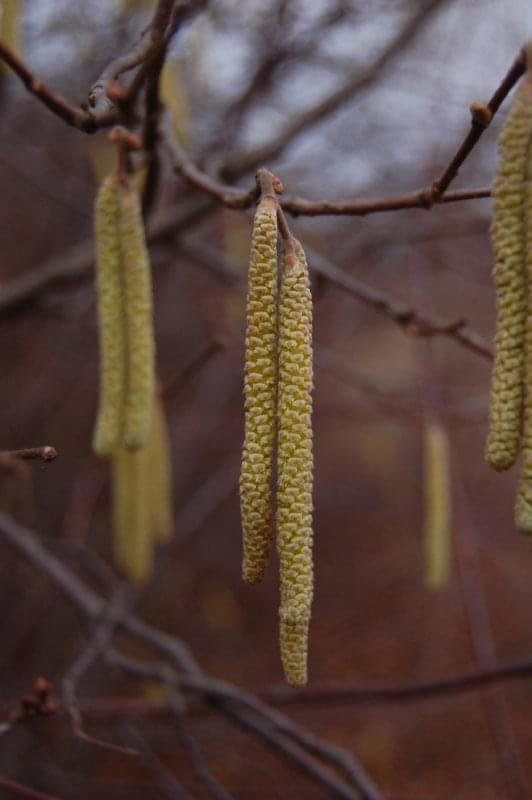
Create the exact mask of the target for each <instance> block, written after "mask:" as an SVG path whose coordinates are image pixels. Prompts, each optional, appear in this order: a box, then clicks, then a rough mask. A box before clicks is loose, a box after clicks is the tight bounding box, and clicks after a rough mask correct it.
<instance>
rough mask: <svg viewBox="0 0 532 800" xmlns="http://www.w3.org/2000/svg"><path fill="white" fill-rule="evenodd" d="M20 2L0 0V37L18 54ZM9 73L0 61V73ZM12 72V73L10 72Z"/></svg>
mask: <svg viewBox="0 0 532 800" xmlns="http://www.w3.org/2000/svg"><path fill="white" fill-rule="evenodd" d="M21 11H22V4H21V2H20V0H0V39H1V40H2V41H3V42H4V44H6V45H7V46H8V47H9V49H10V50H13V51H14V52H15V53H19V54H20V49H21V46H20V45H21V24H20V17H21ZM4 70H5V71H6V73H7V74H10V73H11V71H10V70H8V69H7V67H6V65H5V64H4V62H3V61H0V73H2V72H3V71H4ZM11 74H12V73H11Z"/></svg>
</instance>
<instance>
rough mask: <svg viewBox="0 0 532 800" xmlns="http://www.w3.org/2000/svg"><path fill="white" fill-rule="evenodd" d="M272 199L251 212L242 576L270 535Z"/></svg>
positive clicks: (255, 567)
mask: <svg viewBox="0 0 532 800" xmlns="http://www.w3.org/2000/svg"><path fill="white" fill-rule="evenodd" d="M276 300H277V203H276V201H275V197H274V196H273V189H272V195H270V194H265V195H263V196H262V198H261V200H260V202H259V204H258V206H257V210H256V213H255V220H254V224H253V233H252V239H251V253H250V259H249V273H248V297H247V329H246V357H245V376H244V396H245V436H244V446H243V452H242V466H241V471H240V509H241V517H242V531H243V562H242V575H243V578H244V580H245V581H246V582H247V583H258V582H259V581H261V580H262V578H263V577H264V571H265V569H266V564H267V561H268V556H269V550H270V544H271V539H272V496H271V495H272V487H271V481H272V455H273V447H274V440H275V403H276V394H277V389H276V381H277V368H276V358H277V347H276V339H277V309H276Z"/></svg>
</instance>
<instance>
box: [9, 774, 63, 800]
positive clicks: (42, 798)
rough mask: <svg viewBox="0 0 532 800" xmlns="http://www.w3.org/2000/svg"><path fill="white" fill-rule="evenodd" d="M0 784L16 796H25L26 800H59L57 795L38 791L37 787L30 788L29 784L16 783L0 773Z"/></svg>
mask: <svg viewBox="0 0 532 800" xmlns="http://www.w3.org/2000/svg"><path fill="white" fill-rule="evenodd" d="M0 786H2V787H3V788H4V789H6V790H7V791H8V792H11V793H12V794H14V795H17V797H26V798H27V800H60V798H59V797H57V795H51V794H45V793H44V792H39V791H37V789H32V788H31V786H26V785H25V784H23V783H18V781H14V780H13V779H12V778H8V777H7V775H0Z"/></svg>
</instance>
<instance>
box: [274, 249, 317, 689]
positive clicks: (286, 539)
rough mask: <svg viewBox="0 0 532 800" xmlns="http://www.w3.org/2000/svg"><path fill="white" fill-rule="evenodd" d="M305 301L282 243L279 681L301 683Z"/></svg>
mask: <svg viewBox="0 0 532 800" xmlns="http://www.w3.org/2000/svg"><path fill="white" fill-rule="evenodd" d="M311 414H312V298H311V294H310V284H309V275H308V267H307V262H306V258H305V254H304V252H303V248H302V247H301V244H300V243H299V242H298V241H297V240H296V239H294V238H292V237H290V238H289V239H288V240H285V241H284V242H283V254H282V283H281V291H280V297H279V400H278V425H279V431H278V454H277V458H278V486H277V548H278V553H279V563H280V570H281V607H280V610H279V616H280V644H281V658H282V662H283V667H284V672H285V676H286V680H287V681H288V683H289V684H291V685H293V686H302V685H304V684H305V683H306V681H307V650H308V628H309V622H310V608H311V603H312V591H313V568H312V479H313V457H312V423H311Z"/></svg>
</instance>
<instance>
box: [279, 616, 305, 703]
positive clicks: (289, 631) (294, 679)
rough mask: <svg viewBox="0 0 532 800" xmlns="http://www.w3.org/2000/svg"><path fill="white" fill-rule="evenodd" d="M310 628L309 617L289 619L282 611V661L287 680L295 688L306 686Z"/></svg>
mask: <svg viewBox="0 0 532 800" xmlns="http://www.w3.org/2000/svg"><path fill="white" fill-rule="evenodd" d="M308 628H309V622H308V620H307V619H303V620H300V621H299V622H294V621H289V620H286V619H284V618H283V614H282V612H281V615H280V626H279V638H280V647H281V661H282V664H283V671H284V675H285V678H286V682H287V683H288V684H289V685H290V686H293V687H295V688H297V687H298V686H305V684H306V683H307V653H308Z"/></svg>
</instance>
